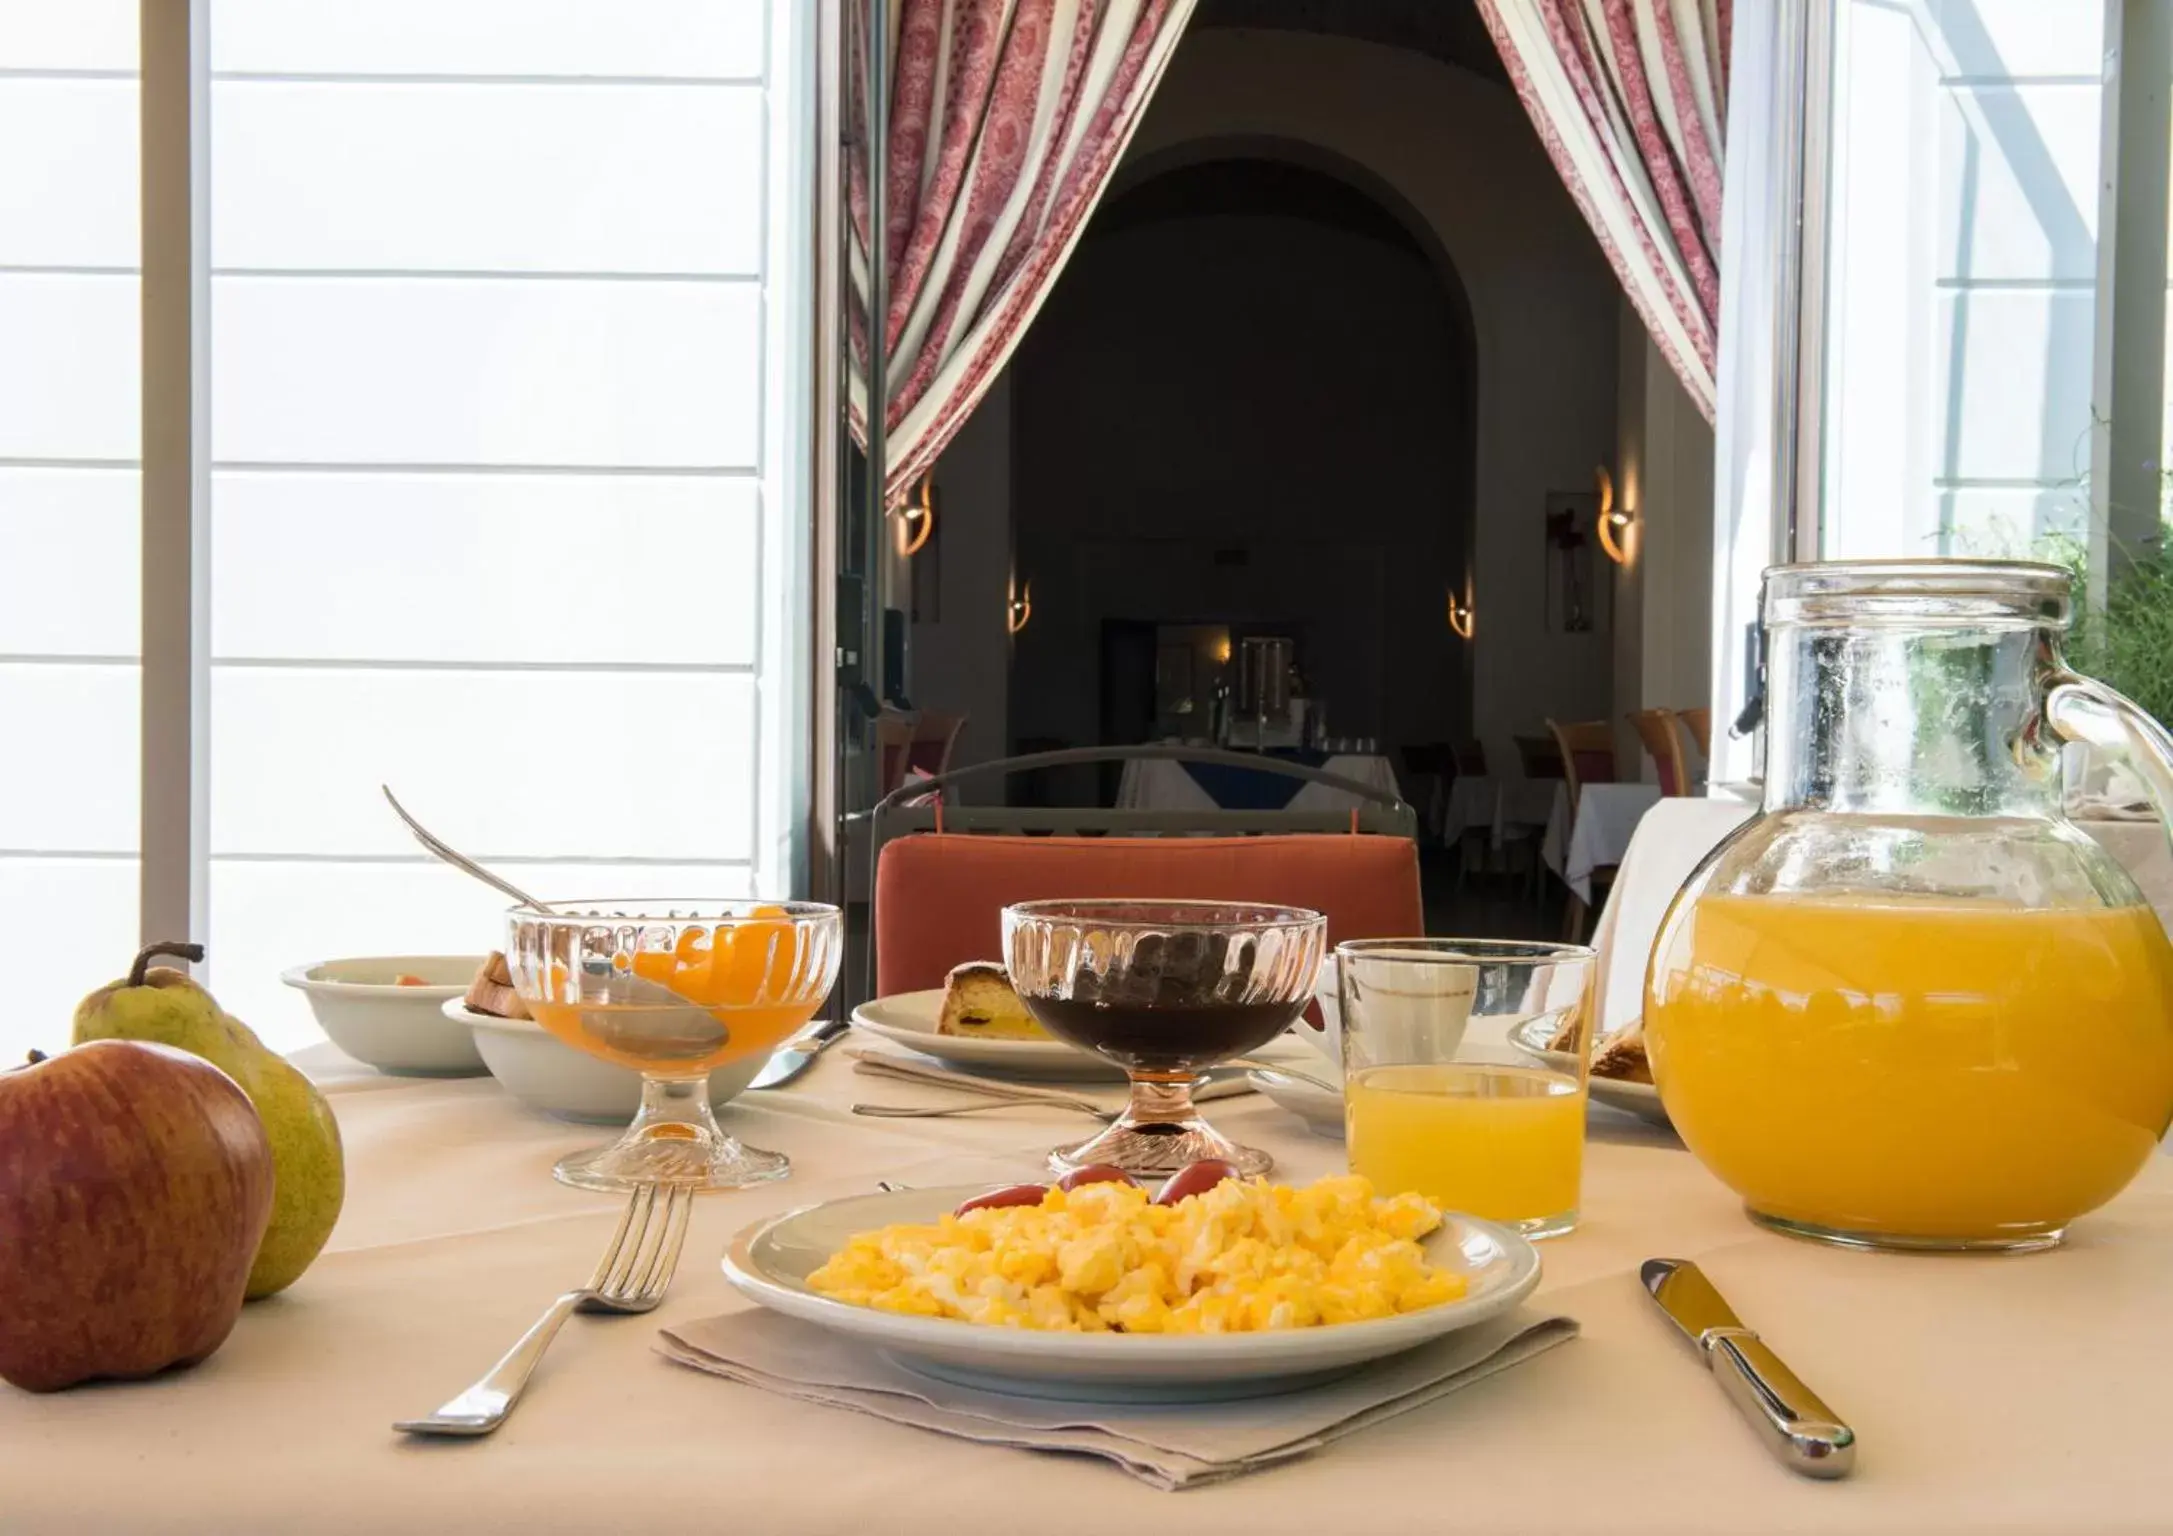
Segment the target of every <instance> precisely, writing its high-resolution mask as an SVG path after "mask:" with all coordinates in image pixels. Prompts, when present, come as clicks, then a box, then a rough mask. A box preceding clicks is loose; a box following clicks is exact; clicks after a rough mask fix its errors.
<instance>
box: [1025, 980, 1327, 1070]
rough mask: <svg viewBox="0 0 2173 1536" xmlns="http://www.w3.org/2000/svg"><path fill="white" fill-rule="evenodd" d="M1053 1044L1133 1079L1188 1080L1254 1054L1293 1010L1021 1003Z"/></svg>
mask: <svg viewBox="0 0 2173 1536" xmlns="http://www.w3.org/2000/svg"><path fill="white" fill-rule="evenodd" d="M1021 1001H1022V1002H1024V1003H1025V1004H1026V1007H1027V1011H1028V1012H1030V1013H1032V1014H1033V1016H1034V1017H1035V1019H1037V1020H1038V1021H1040V1024H1041V1027H1042V1028H1043V1029H1046V1030H1047V1031H1048V1032H1049V1033H1050V1034H1052V1035H1054V1036H1056V1038H1057V1039H1059V1040H1062V1041H1065V1042H1067V1043H1069V1044H1071V1045H1076V1046H1079V1047H1081V1048H1082V1049H1085V1050H1089V1051H1093V1052H1095V1053H1096V1054H1097V1055H1100V1056H1104V1057H1107V1058H1108V1059H1109V1060H1111V1061H1113V1062H1116V1063H1117V1064H1118V1065H1119V1066H1123V1067H1129V1068H1131V1069H1132V1070H1133V1071H1135V1072H1189V1071H1196V1070H1197V1069H1199V1068H1201V1067H1208V1066H1213V1065H1214V1064H1215V1063H1216V1062H1218V1061H1227V1060H1228V1059H1229V1058H1230V1057H1232V1056H1242V1055H1244V1054H1245V1053H1246V1052H1247V1051H1255V1050H1258V1049H1259V1048H1260V1047H1261V1046H1263V1045H1266V1044H1267V1043H1268V1042H1269V1041H1270V1040H1273V1039H1274V1038H1275V1037H1276V1036H1277V1035H1279V1034H1281V1033H1282V1032H1283V1031H1284V1030H1285V1029H1287V1028H1289V1027H1290V1023H1291V1021H1292V1020H1293V1019H1295V1018H1297V1016H1298V1015H1299V1013H1301V1012H1302V1011H1303V1010H1304V1008H1305V1002H1304V999H1302V998H1301V999H1299V1000H1298V1001H1296V1002H1266V1003H1245V1002H1233V1003H1220V1002H1171V1003H1130V1002H1120V1003H1105V1002H1100V1001H1095V1000H1079V999H1072V1000H1062V999H1058V998H1053V997H1027V998H1022V999H1021Z"/></svg>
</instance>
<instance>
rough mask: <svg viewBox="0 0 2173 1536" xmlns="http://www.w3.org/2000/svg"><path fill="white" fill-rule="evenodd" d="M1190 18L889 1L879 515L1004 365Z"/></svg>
mask: <svg viewBox="0 0 2173 1536" xmlns="http://www.w3.org/2000/svg"><path fill="white" fill-rule="evenodd" d="M1193 3H1194V0H891V4H890V7H889V19H890V35H889V37H888V38H887V39H886V42H887V47H886V50H885V56H886V58H887V59H889V60H890V62H891V69H890V79H889V80H888V81H887V82H885V84H886V87H887V89H888V91H889V95H888V97H887V106H888V111H889V134H888V143H887V145H886V152H885V154H884V158H883V166H884V182H883V199H884V218H883V223H884V228H883V253H884V256H883V276H884V281H885V283H886V285H887V288H888V292H887V294H886V296H885V297H886V304H885V308H886V309H887V311H888V314H887V317H886V321H887V323H886V324H885V326H884V336H885V346H886V364H885V369H884V372H885V384H886V387H885V390H884V394H885V396H886V398H887V400H888V409H887V411H886V413H885V416H884V421H885V429H886V433H887V445H886V452H885V454H884V457H885V459H886V460H887V461H888V462H887V465H886V471H887V472H886V475H885V485H886V491H887V495H888V500H889V504H891V505H896V504H897V503H898V502H899V501H901V500H902V499H903V498H904V496H905V494H906V491H907V489H908V488H909V487H910V486H912V484H913V483H914V482H915V481H916V480H918V479H919V478H920V476H921V474H922V473H923V471H925V470H926V469H927V468H928V467H929V466H930V465H931V464H933V463H934V462H935V460H936V456H937V455H938V454H939V453H941V452H942V451H943V448H944V446H945V445H946V444H947V443H949V442H950V440H951V438H952V436H953V435H954V434H955V433H956V432H957V431H958V429H959V427H960V426H961V425H963V424H964V422H965V420H966V417H967V416H968V415H970V414H971V413H972V411H973V408H974V406H975V405H977V404H978V403H979V402H980V399H981V396H982V394H983V393H984V392H986V390H987V389H988V386H989V383H990V382H991V381H992V380H993V379H994V378H995V376H996V374H997V373H998V372H999V371H1000V370H1001V369H1002V367H1003V365H1004V363H1005V362H1006V361H1008V360H1009V358H1010V356H1011V351H1012V348H1014V347H1015V346H1017V345H1018V340H1019V337H1020V336H1021V335H1022V334H1024V332H1025V330H1026V326H1027V323H1028V322H1029V321H1031V320H1032V319H1033V317H1034V312H1035V311H1036V310H1037V309H1039V308H1040V306H1041V301H1042V299H1043V298H1044V297H1045V296H1046V295H1047V294H1048V291H1049V289H1050V287H1051V286H1052V285H1053V284H1054V283H1055V281H1056V275H1057V273H1058V272H1060V271H1062V270H1063V266H1064V261H1065V259H1066V258H1067V257H1068V256H1069V255H1070V254H1071V249H1072V246H1073V245H1074V244H1075V243H1076V242H1077V240H1078V238H1079V235H1080V232H1081V231H1082V230H1083V229H1084V228H1085V227H1086V220H1087V215H1088V214H1089V213H1091V212H1092V211H1093V208H1094V204H1095V201H1096V200H1097V199H1098V198H1099V197H1100V196H1101V192H1102V188H1103V187H1105V186H1106V185H1108V182H1109V175H1110V172H1111V171H1112V170H1114V169H1115V167H1116V163H1117V160H1118V157H1119V156H1121V155H1122V154H1123V153H1124V146H1125V145H1126V144H1127V143H1128V142H1129V141H1130V140H1131V137H1132V131H1133V130H1134V129H1135V128H1137V127H1138V126H1139V120H1140V117H1141V115H1142V114H1143V113H1144V112H1145V110H1146V106H1147V101H1148V98H1149V97H1151V96H1152V95H1153V94H1154V88H1155V85H1156V83H1157V82H1158V81H1160V79H1161V77H1162V71H1163V68H1164V67H1165V66H1166V65H1167V64H1168V63H1169V59H1170V55H1171V54H1172V53H1174V52H1175V51H1176V47H1177V39H1178V37H1179V35H1180V34H1181V33H1182V32H1183V30H1184V24H1185V21H1186V19H1187V18H1188V17H1189V16H1190V15H1191V13H1192V7H1193ZM848 9H849V10H850V11H858V10H859V7H858V6H853V7H848ZM855 53H856V54H857V55H858V56H859V57H860V58H862V59H865V58H866V56H867V55H866V53H865V51H864V50H859V49H856V50H855ZM865 93H866V81H865V80H864V79H862V80H860V81H856V82H855V95H854V99H853V100H852V101H851V102H850V103H849V110H850V111H851V113H852V116H853V119H854V121H855V122H856V124H864V123H865V120H866V111H865V107H866V94H865ZM863 138H864V135H863ZM848 176H849V178H850V180H849V195H850V198H851V217H852V221H853V234H854V246H855V249H854V253H853V255H854V261H853V273H852V283H853V301H854V308H853V313H852V316H851V324H852V327H853V358H854V364H853V379H852V413H853V431H854V434H855V435H856V436H859V437H861V439H862V440H863V441H865V420H866V417H865V413H866V411H867V400H868V389H867V347H866V342H867V335H868V331H867V310H868V262H867V251H868V249H869V239H868V183H867V164H866V161H865V159H864V158H863V157H857V156H856V157H852V159H851V162H850V164H849V166H848Z"/></svg>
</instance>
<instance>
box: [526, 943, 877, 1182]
mask: <svg viewBox="0 0 2173 1536" xmlns="http://www.w3.org/2000/svg"><path fill="white" fill-rule="evenodd" d="M506 926H507V941H506V961H507V966H508V968H509V969H510V970H511V971H512V973H513V986H514V989H515V990H516V991H517V992H519V994H520V997H521V1001H522V1002H523V1003H524V1004H525V1005H526V1006H527V1008H528V1012H529V1014H530V1015H531V1016H532V1017H533V1018H534V1019H535V1021H536V1022H537V1023H538V1024H540V1025H542V1026H543V1027H544V1028H545V1029H547V1030H549V1031H550V1032H551V1033H552V1034H554V1035H556V1036H557V1037H558V1038H559V1039H561V1040H563V1041H565V1042H566V1043H567V1044H568V1045H570V1046H573V1047H574V1048H575V1049H577V1050H581V1051H586V1052H587V1053H588V1054H589V1055H591V1056H595V1057H598V1058H600V1059H601V1060H604V1061H608V1062H611V1063H613V1064H615V1065H617V1066H621V1067H625V1068H628V1069H629V1070H631V1071H635V1072H639V1073H640V1074H641V1077H642V1090H641V1110H640V1113H638V1114H637V1115H636V1116H635V1117H634V1123H633V1124H632V1125H631V1126H629V1127H627V1130H626V1134H625V1135H623V1136H621V1137H620V1138H619V1139H618V1140H617V1141H615V1142H613V1143H611V1144H610V1145H609V1146H606V1147H598V1148H595V1149H593V1150H590V1151H586V1152H577V1153H574V1154H572V1155H570V1156H568V1157H564V1158H561V1159H560V1160H559V1162H558V1164H557V1166H556V1167H555V1168H554V1169H553V1170H552V1171H553V1172H554V1173H555V1174H556V1175H557V1177H558V1179H559V1181H560V1182H561V1183H565V1184H571V1185H574V1186H575V1187H576V1188H580V1189H596V1190H605V1191H610V1192H623V1191H625V1190H628V1189H632V1188H634V1187H636V1186H637V1185H641V1184H654V1183H668V1184H693V1185H697V1186H699V1187H701V1188H705V1189H739V1188H743V1187H744V1186H746V1185H749V1184H759V1183H762V1182H763V1181H765V1180H768V1179H781V1178H783V1177H784V1176H785V1174H786V1173H787V1172H788V1171H789V1169H790V1167H791V1165H790V1163H789V1162H788V1161H787V1160H786V1158H785V1157H784V1155H783V1154H782V1153H778V1152H765V1151H763V1150H762V1149H760V1148H758V1147H750V1146H746V1145H744V1144H743V1143H741V1142H740V1141H739V1140H737V1139H736V1138H734V1137H732V1136H730V1135H728V1134H726V1132H725V1131H724V1129H723V1128H722V1127H721V1126H719V1125H718V1124H717V1119H716V1116H715V1114H714V1113H712V1111H711V1109H710V1106H709V1074H710V1071H711V1070H712V1069H713V1068H716V1067H721V1066H725V1065H728V1064H730V1063H733V1062H738V1061H744V1060H746V1059H747V1058H748V1057H750V1056H761V1057H765V1058H766V1057H767V1056H768V1055H769V1054H770V1052H772V1051H773V1050H775V1049H776V1048H777V1047H778V1046H780V1045H782V1044H784V1042H785V1041H786V1040H788V1039H790V1038H791V1037H792V1036H793V1035H794V1034H796V1033H798V1032H799V1030H800V1028H801V1027H802V1026H803V1025H805V1024H806V1023H807V1021H808V1020H809V1019H811V1018H813V1017H814V1016H815V1010H816V1009H818V1008H820V1007H821V1006H822V1002H823V999H824V998H825V997H827V996H828V995H829V993H830V986H831V983H833V982H834V981H836V980H837V973H838V960H839V957H840V955H841V953H842V936H843V930H842V924H841V921H840V919H839V916H838V909H837V908H835V907H831V906H825V905H823V904H822V903H820V902H813V901H612V902H591V901H581V902H563V903H553V904H552V905H551V906H550V908H549V909H548V910H542V909H538V908H534V907H515V908H514V909H513V910H512V911H511V912H509V913H508V914H507V915H506Z"/></svg>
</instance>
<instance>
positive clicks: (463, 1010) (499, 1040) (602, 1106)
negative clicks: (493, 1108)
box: [445, 997, 769, 1125]
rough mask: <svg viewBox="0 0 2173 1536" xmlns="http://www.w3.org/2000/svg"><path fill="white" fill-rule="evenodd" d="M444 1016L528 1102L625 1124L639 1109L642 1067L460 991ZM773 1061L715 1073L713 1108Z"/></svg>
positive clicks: (753, 1060)
mask: <svg viewBox="0 0 2173 1536" xmlns="http://www.w3.org/2000/svg"><path fill="white" fill-rule="evenodd" d="M445 1017H446V1018H447V1019H449V1020H450V1021H452V1022H453V1023H454V1024H456V1025H464V1026H466V1028H467V1030H468V1032H469V1033H470V1035H471V1037H472V1039H473V1040H474V1042H475V1049H476V1050H477V1051H478V1052H480V1053H481V1056H482V1061H483V1065H484V1066H486V1067H487V1068H489V1069H490V1075H491V1076H492V1077H495V1078H497V1079H498V1081H499V1082H501V1083H503V1084H505V1087H506V1091H507V1092H508V1093H510V1094H512V1095H513V1096H514V1097H515V1098H517V1099H519V1100H520V1101H521V1102H522V1103H523V1104H526V1105H528V1106H529V1107H530V1108H531V1109H540V1110H542V1111H543V1112H544V1113H545V1114H547V1115H556V1116H557V1117H558V1118H559V1119H561V1120H580V1121H583V1122H585V1123H588V1124H593V1125H625V1124H626V1123H627V1122H628V1121H630V1120H632V1119H633V1118H634V1111H635V1110H637V1109H639V1108H641V1074H640V1073H639V1072H636V1071H634V1070H632V1069H631V1068H629V1067H621V1066H617V1065H615V1064H614V1063H612V1062H608V1061H600V1060H598V1059H597V1058H596V1057H594V1056H591V1055H589V1054H588V1053H587V1052H586V1051H577V1050H575V1049H574V1048H573V1047H572V1046H570V1045H568V1044H567V1043H566V1042H565V1041H563V1040H561V1039H559V1038H558V1037H557V1036H556V1035H554V1034H552V1033H551V1032H550V1031H549V1030H547V1029H545V1028H544V1027H543V1026H542V1025H540V1024H537V1023H533V1022H531V1021H530V1020H528V1019H501V1018H499V1017H497V1016H496V1015H495V1014H488V1013H477V1012H475V1011H474V1010H473V1009H471V1008H469V1007H467V1006H466V1005H465V1004H464V1003H462V1001H461V1000H460V999H459V998H457V997H456V998H452V999H450V1000H449V1001H448V1002H447V1003H446V1004H445ZM768 1061H769V1057H767V1056H752V1057H749V1058H748V1059H747V1060H745V1061H735V1062H733V1063H732V1064H731V1065H730V1066H726V1067H719V1068H717V1070H716V1071H714V1072H712V1073H710V1074H709V1103H710V1107H711V1108H713V1109H722V1108H723V1107H724V1106H725V1105H726V1104H727V1103H728V1102H730V1101H731V1100H732V1099H734V1098H737V1097H738V1096H739V1092H740V1090H741V1089H743V1088H745V1087H746V1086H747V1085H748V1084H749V1083H751V1082H753V1081H754V1076H755V1074H756V1073H757V1072H760V1071H761V1070H762V1068H763V1066H764V1064H765V1063H767V1062H768Z"/></svg>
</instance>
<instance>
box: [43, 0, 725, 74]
mask: <svg viewBox="0 0 2173 1536" xmlns="http://www.w3.org/2000/svg"><path fill="white" fill-rule="evenodd" d="M17 3H21V0H17ZM30 3H32V4H36V3H39V0H30ZM45 3H48V4H50V3H55V0H45ZM70 3H75V0H70ZM762 10H763V0H213V4H212V7H211V18H212V26H211V67H212V68H213V69H215V70H236V71H251V72H280V73H284V72H293V73H298V74H334V75H358V74H359V75H367V74H450V75H574V76H579V75H607V76H608V75H647V76H664V77H677V78H684V77H689V76H726V77H731V78H742V77H751V76H755V75H759V74H760V73H761V71H762V62H763V60H762V53H763V48H764V46H765V44H764V33H763V18H762Z"/></svg>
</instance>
